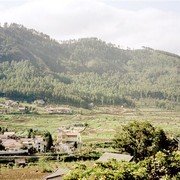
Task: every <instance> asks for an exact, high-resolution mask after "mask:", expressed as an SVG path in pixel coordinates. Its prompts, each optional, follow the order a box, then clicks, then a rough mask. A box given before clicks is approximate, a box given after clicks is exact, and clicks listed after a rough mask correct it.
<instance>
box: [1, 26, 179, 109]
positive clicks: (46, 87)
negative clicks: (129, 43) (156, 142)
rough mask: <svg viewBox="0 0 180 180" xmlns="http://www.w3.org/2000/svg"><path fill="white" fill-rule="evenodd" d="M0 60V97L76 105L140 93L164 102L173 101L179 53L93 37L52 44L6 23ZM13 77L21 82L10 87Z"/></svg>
mask: <svg viewBox="0 0 180 180" xmlns="http://www.w3.org/2000/svg"><path fill="white" fill-rule="evenodd" d="M0 64H1V66H0V83H1V85H0V94H1V96H7V97H15V96H17V97H21V99H23V100H29V99H31V100H34V99H36V98H44V99H47V101H53V102H54V101H56V103H58V102H60V103H70V104H73V105H79V106H81V105H82V104H83V105H84V104H88V103H90V102H94V103H95V104H101V105H103V104H117V105H118V104H120V105H122V104H126V105H127V104H128V106H129V105H130V106H131V105H133V104H135V102H136V101H137V100H139V99H141V98H145V99H148V98H149V99H153V101H154V102H156V101H157V102H160V104H161V105H162V106H166V105H164V102H166V101H167V102H169V103H170V104H173V106H174V105H176V104H178V103H179V94H180V93H179V90H178V81H179V78H178V75H179V69H180V56H179V55H176V54H173V53H169V52H165V51H161V50H154V49H152V48H149V47H144V49H137V50H130V49H128V50H124V49H120V48H119V47H117V46H115V45H113V44H110V43H108V44H107V43H106V42H104V41H102V40H100V39H98V38H82V39H79V40H70V41H65V42H61V43H58V42H57V41H55V40H53V39H51V38H50V37H49V36H48V35H45V34H43V33H39V32H37V31H35V30H32V29H27V28H25V27H24V26H22V25H18V24H11V25H7V24H6V26H4V27H0ZM7 64H8V65H7ZM19 66H20V67H19ZM23 68H24V69H25V70H24V71H23V70H22V69H23ZM21 73H22V74H23V76H24V78H23V77H20V75H19V74H21ZM22 74H21V76H22ZM26 76H27V77H26ZM89 76H91V77H89ZM14 77H16V78H14ZM25 77H26V78H25ZM105 77H106V78H105ZM28 78H29V80H30V81H29V82H26V81H27V79H28ZM13 79H14V80H16V81H17V82H18V81H19V79H21V82H19V84H18V83H17V82H14V83H13V85H12V86H14V88H10V87H9V85H10V82H11V81H12V80H13ZM47 79H48V80H47ZM37 80H38V81H39V82H42V85H40V86H41V87H40V88H39V89H38V87H36V88H35V86H36V85H35V84H34V83H33V81H35V82H36V81H37ZM22 82H23V83H22ZM36 83H37V82H36ZM2 84H4V87H5V88H4V87H3V86H2ZM22 84H24V87H26V86H27V88H24V89H23V86H22ZM40 84H41V83H40ZM169 84H171V86H169ZM77 87H78V88H77ZM28 88H29V89H28ZM58 88H59V89H58ZM67 88H70V89H68V90H67ZM34 89H36V92H34ZM57 89H58V90H59V91H60V93H59V92H58V90H57ZM15 92H16V93H15ZM17 92H18V93H17ZM10 94H14V95H10ZM15 94H16V95H15ZM157 102H156V103H157ZM157 104H158V103H157ZM161 105H160V106H161ZM133 106H134V105H133Z"/></svg>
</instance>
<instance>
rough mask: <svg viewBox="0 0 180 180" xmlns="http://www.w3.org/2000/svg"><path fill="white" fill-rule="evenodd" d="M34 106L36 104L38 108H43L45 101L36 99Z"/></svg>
mask: <svg viewBox="0 0 180 180" xmlns="http://www.w3.org/2000/svg"><path fill="white" fill-rule="evenodd" d="M34 104H37V105H39V106H44V105H45V101H44V100H43V99H38V100H35V101H34Z"/></svg>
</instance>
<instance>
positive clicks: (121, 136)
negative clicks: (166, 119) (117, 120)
mask: <svg viewBox="0 0 180 180" xmlns="http://www.w3.org/2000/svg"><path fill="white" fill-rule="evenodd" d="M114 142H115V146H116V148H118V149H119V150H120V151H122V152H124V151H125V152H128V153H129V154H130V155H132V156H133V157H134V160H135V161H139V160H143V159H144V158H145V157H149V156H151V155H155V154H156V153H157V152H158V151H164V152H170V151H173V150H174V149H175V148H176V144H175V143H173V141H172V140H171V139H168V138H167V136H166V134H165V133H164V131H163V130H162V129H158V128H155V127H153V126H152V125H151V124H150V123H149V122H138V121H134V122H131V123H129V124H127V125H125V126H123V127H122V131H117V132H116V135H115V138H114Z"/></svg>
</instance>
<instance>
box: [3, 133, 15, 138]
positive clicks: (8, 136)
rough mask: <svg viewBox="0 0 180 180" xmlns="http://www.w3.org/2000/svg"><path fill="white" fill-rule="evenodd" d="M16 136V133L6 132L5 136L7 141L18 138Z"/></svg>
mask: <svg viewBox="0 0 180 180" xmlns="http://www.w3.org/2000/svg"><path fill="white" fill-rule="evenodd" d="M15 134H16V133H15V132H4V136H6V137H7V139H8V138H12V137H15V136H16V135H15Z"/></svg>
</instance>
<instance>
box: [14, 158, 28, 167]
mask: <svg viewBox="0 0 180 180" xmlns="http://www.w3.org/2000/svg"><path fill="white" fill-rule="evenodd" d="M14 161H15V164H16V165H17V166H25V165H26V159H25V158H18V159H15V160H14Z"/></svg>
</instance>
